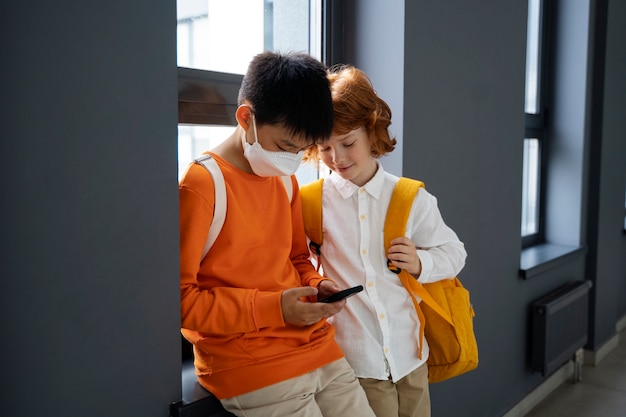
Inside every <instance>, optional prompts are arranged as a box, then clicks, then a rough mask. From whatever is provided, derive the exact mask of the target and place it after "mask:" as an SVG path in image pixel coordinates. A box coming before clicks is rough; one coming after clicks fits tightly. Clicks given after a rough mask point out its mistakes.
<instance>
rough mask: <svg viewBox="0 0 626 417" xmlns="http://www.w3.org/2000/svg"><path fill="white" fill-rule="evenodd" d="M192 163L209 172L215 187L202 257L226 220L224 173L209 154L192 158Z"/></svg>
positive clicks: (207, 251)
mask: <svg viewBox="0 0 626 417" xmlns="http://www.w3.org/2000/svg"><path fill="white" fill-rule="evenodd" d="M194 163H196V164H200V165H202V166H204V167H205V168H206V169H207V171H209V174H211V176H212V177H213V185H214V187H215V208H214V209H213V220H212V221H211V227H210V228H209V234H208V236H207V239H206V243H205V244H204V249H203V250H202V259H204V257H205V256H206V254H207V253H209V249H211V246H213V243H215V239H217V236H218V235H219V234H220V231H221V230H222V226H223V225H224V220H226V184H225V183H224V175H223V174H222V170H221V169H220V167H219V165H217V162H215V159H213V157H212V156H211V155H209V154H205V155H202V156H201V157H199V158H196V159H194Z"/></svg>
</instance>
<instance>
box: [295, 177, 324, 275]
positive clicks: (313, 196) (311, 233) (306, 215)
mask: <svg viewBox="0 0 626 417" xmlns="http://www.w3.org/2000/svg"><path fill="white" fill-rule="evenodd" d="M323 184H324V179H323V178H320V179H318V180H316V181H313V182H310V183H308V184H305V185H303V186H301V187H300V197H301V199H302V218H303V220H304V230H305V232H306V235H307V236H308V237H309V248H310V249H311V252H313V254H314V255H315V256H317V269H318V271H319V267H320V265H321V256H322V241H323V233H322V186H323Z"/></svg>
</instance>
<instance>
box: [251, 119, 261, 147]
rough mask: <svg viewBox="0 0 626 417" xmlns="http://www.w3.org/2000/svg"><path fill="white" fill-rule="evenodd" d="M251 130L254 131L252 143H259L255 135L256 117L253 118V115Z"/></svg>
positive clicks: (257, 136)
mask: <svg viewBox="0 0 626 417" xmlns="http://www.w3.org/2000/svg"><path fill="white" fill-rule="evenodd" d="M252 130H253V131H254V141H255V142H256V143H259V135H257V133H256V117H254V113H252ZM259 145H260V144H259Z"/></svg>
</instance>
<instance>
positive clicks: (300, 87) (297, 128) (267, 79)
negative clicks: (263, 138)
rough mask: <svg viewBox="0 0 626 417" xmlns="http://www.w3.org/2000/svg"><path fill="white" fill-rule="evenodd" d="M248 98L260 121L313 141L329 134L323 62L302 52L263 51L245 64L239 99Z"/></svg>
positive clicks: (330, 106) (329, 103)
mask: <svg viewBox="0 0 626 417" xmlns="http://www.w3.org/2000/svg"><path fill="white" fill-rule="evenodd" d="M244 100H245V101H248V102H249V103H250V104H251V105H252V108H253V111H254V115H255V118H256V122H257V123H258V124H259V125H264V124H271V125H282V126H283V127H285V128H286V129H288V130H289V131H290V132H291V133H292V134H293V135H301V136H302V137H303V138H305V139H306V140H307V141H308V144H314V143H317V142H318V141H323V140H326V139H328V138H329V137H330V134H331V133H332V128H333V102H332V98H331V94H330V86H329V82H328V77H327V73H326V66H325V65H324V64H323V63H321V62H320V61H318V60H316V59H315V58H313V57H311V56H310V55H307V54H304V53H293V52H292V53H285V54H282V53H278V52H263V53H260V54H258V55H256V56H255V57H254V58H253V59H252V61H251V62H250V65H249V67H248V71H247V72H246V75H245V76H244V78H243V82H242V83H241V88H240V89H239V98H238V102H239V105H241V104H242V103H243V102H244Z"/></svg>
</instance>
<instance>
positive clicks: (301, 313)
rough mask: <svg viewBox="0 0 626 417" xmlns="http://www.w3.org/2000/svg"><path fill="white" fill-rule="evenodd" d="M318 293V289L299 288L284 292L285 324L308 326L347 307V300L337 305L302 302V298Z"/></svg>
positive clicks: (281, 302) (282, 304) (282, 298)
mask: <svg viewBox="0 0 626 417" xmlns="http://www.w3.org/2000/svg"><path fill="white" fill-rule="evenodd" d="M317 293H318V291H317V288H313V287H298V288H290V289H288V290H285V291H283V293H282V295H281V297H280V305H281V307H282V310H283V320H285V323H290V324H295V325H298V326H308V325H311V324H314V323H317V322H318V321H320V320H321V319H324V318H327V317H330V316H332V315H334V314H337V313H338V312H340V311H341V309H342V308H343V307H344V306H345V305H346V300H341V301H338V302H336V303H310V302H308V301H302V297H310V296H312V295H316V294H317Z"/></svg>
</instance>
